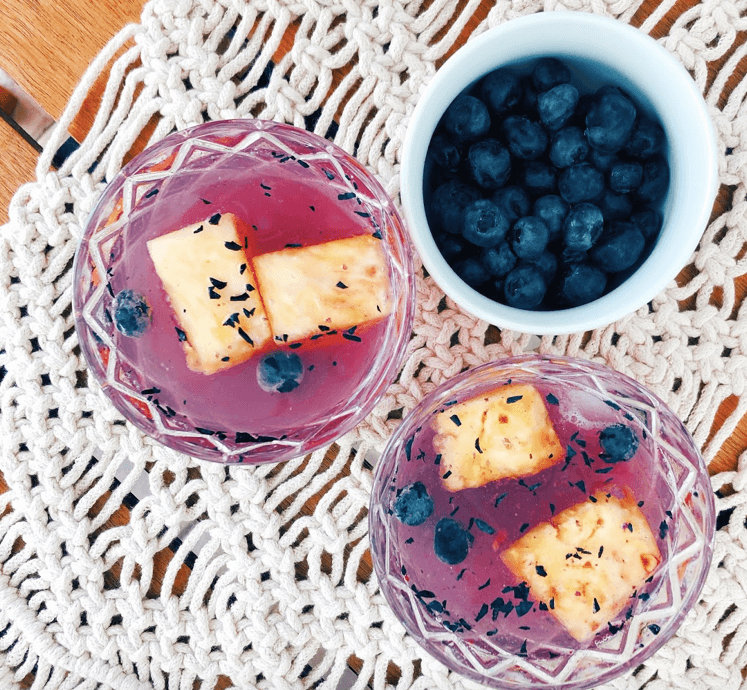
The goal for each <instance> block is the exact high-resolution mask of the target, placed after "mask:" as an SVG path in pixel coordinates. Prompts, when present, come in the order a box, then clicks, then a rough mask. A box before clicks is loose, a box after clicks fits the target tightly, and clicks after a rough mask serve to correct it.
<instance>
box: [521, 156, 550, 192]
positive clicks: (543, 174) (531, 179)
mask: <svg viewBox="0 0 747 690" xmlns="http://www.w3.org/2000/svg"><path fill="white" fill-rule="evenodd" d="M524 186H525V187H526V189H527V191H528V192H529V193H530V194H532V195H534V196H541V195H544V194H550V193H551V192H554V191H555V187H556V186H557V179H556V177H555V168H553V167H552V166H551V165H548V164H547V163H542V162H540V161H529V163H527V165H526V167H525V168H524Z"/></svg>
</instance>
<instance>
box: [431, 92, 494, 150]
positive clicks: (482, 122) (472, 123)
mask: <svg viewBox="0 0 747 690" xmlns="http://www.w3.org/2000/svg"><path fill="white" fill-rule="evenodd" d="M443 125H444V127H445V128H446V131H447V132H449V134H451V135H452V136H453V137H454V139H455V140H456V141H457V142H461V143H468V142H471V141H476V140H477V139H479V138H480V137H484V136H485V135H486V134H487V133H488V129H490V114H489V113H488V109H487V107H486V106H485V104H484V103H483V102H482V101H481V100H480V99H479V98H475V97H474V96H467V95H462V96H457V97H456V98H455V99H454V101H453V102H452V104H451V105H450V106H449V107H448V108H447V109H446V112H445V113H444V116H443Z"/></svg>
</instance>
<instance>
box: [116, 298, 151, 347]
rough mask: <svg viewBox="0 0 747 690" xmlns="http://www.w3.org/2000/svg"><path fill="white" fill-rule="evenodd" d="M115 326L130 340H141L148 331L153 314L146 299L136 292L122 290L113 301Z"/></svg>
mask: <svg viewBox="0 0 747 690" xmlns="http://www.w3.org/2000/svg"><path fill="white" fill-rule="evenodd" d="M112 310H113V311H114V325H115V326H116V327H117V330H118V331H119V332H120V333H122V334H124V335H126V336H128V337H129V338H139V337H140V336H141V335H143V334H144V333H145V331H147V330H148V327H149V326H150V323H151V320H152V318H153V314H152V312H151V308H150V305H149V304H148V302H147V300H146V299H145V297H143V296H142V295H141V294H140V293H139V292H135V291H134V290H120V291H119V292H118V293H117V294H116V296H115V297H114V300H113V301H112Z"/></svg>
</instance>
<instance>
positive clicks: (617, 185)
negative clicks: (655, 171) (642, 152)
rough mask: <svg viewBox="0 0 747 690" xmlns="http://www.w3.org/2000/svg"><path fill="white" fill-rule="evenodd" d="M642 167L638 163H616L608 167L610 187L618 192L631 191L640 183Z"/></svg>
mask: <svg viewBox="0 0 747 690" xmlns="http://www.w3.org/2000/svg"><path fill="white" fill-rule="evenodd" d="M642 177H643V167H642V166H641V164H640V163H616V164H615V165H613V166H612V168H611V169H610V187H611V188H612V190H613V191H615V192H618V193H619V194H626V193H627V192H632V191H633V190H634V189H636V188H637V187H638V185H639V184H641V178H642Z"/></svg>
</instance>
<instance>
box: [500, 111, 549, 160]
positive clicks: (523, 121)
mask: <svg viewBox="0 0 747 690" xmlns="http://www.w3.org/2000/svg"><path fill="white" fill-rule="evenodd" d="M503 133H504V134H505V136H506V140H507V141H508V148H509V150H510V151H511V153H513V154H514V156H516V157H517V158H523V159H524V160H534V159H535V158H538V157H539V156H541V155H542V154H543V153H544V151H545V149H546V148H547V141H548V139H547V133H546V132H545V130H544V129H542V125H540V124H539V123H538V122H532V121H531V120H530V119H529V118H526V117H524V116H523V115H510V116H509V117H507V118H506V119H505V120H504V121H503Z"/></svg>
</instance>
